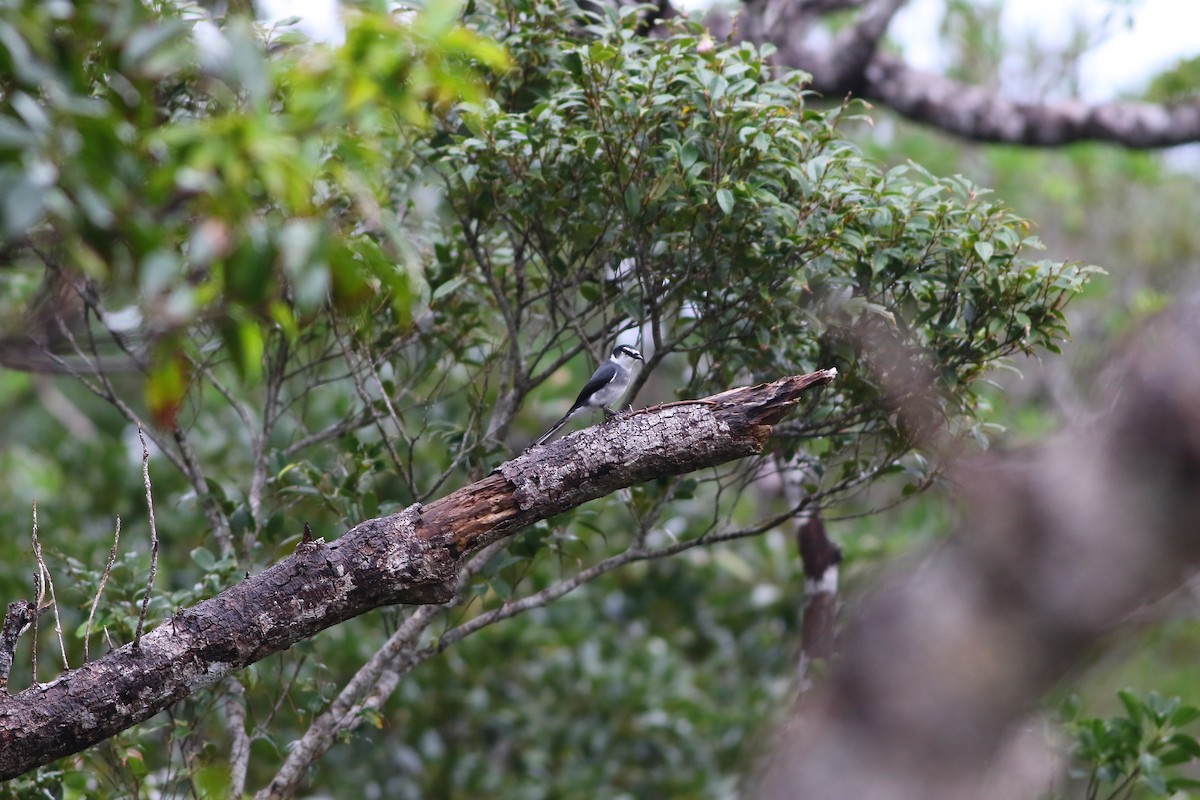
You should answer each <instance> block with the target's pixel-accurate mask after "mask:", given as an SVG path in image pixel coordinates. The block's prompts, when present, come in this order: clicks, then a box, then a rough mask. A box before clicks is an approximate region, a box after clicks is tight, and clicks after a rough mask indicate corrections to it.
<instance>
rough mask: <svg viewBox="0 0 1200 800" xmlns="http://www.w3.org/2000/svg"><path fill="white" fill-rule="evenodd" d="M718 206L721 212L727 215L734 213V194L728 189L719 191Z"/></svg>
mask: <svg viewBox="0 0 1200 800" xmlns="http://www.w3.org/2000/svg"><path fill="white" fill-rule="evenodd" d="M717 205H719V206H720V207H721V211H723V212H725V215H726V216H728V215H729V214H732V213H733V192H731V191H729V190H728V189H717Z"/></svg>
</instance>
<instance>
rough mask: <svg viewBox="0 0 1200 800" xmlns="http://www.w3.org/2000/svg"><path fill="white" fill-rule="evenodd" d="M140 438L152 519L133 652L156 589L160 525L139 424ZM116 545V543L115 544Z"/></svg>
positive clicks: (138, 646)
mask: <svg viewBox="0 0 1200 800" xmlns="http://www.w3.org/2000/svg"><path fill="white" fill-rule="evenodd" d="M138 439H140V440H141V442H142V482H143V483H144V484H145V486H146V515H147V517H148V518H149V520H150V574H149V576H147V578H146V593H145V594H144V595H142V609H141V611H140V612H139V613H138V622H137V631H136V632H135V633H134V634H133V652H134V654H137V653H138V652H140V651H141V648H142V628H143V626H144V625H145V624H146V609H147V608H148V607H149V605H150V592H151V591H152V590H153V589H154V576H155V575H157V574H158V527H157V526H156V525H155V522H154V492H153V491H152V490H151V487H150V448H149V447H147V446H146V435H145V434H144V433H142V426H140V425H139V426H138ZM113 546H114V547H115V546H116V545H113Z"/></svg>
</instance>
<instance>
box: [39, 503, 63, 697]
mask: <svg viewBox="0 0 1200 800" xmlns="http://www.w3.org/2000/svg"><path fill="white" fill-rule="evenodd" d="M33 555H34V557H35V558H36V559H37V565H38V586H39V587H42V588H43V589H44V590H47V591H48V592H49V594H50V607H51V608H53V609H54V632H55V633H56V634H58V649H59V652H60V653H62V660H63V669H70V668H71V664H70V662H69V661H67V645H66V644H65V643H64V642H63V634H62V618H61V617H60V616H59V614H58V598H56V597H55V596H54V578H53V577H52V576H51V575H50V569H49V567H47V566H46V561H45V559H43V558H42V543H41V541H40V540H39V539H38V517H37V501H36V500H35V501H34V503H33ZM42 599H43V591H41V590H39V591H38V600H37V604H38V610H39V612H40V611H41V610H42V608H43V607H44V605H45V604H44V603H42ZM38 616H41V614H40V613H39V614H38ZM33 666H34V670H33V680H34V681H35V682H36V681H37V661H36V653H35V661H34V665H33Z"/></svg>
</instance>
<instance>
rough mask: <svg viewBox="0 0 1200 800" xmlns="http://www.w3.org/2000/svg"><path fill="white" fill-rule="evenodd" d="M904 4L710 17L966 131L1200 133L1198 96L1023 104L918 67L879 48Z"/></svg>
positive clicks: (1139, 139) (809, 67)
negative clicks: (818, 34)
mask: <svg viewBox="0 0 1200 800" xmlns="http://www.w3.org/2000/svg"><path fill="white" fill-rule="evenodd" d="M903 6H904V0H845V1H844V2H830V0H746V2H745V3H744V4H743V6H742V11H741V14H740V17H739V18H738V20H737V23H736V29H735V25H734V24H733V22H732V21H731V20H729V19H728V18H727V17H722V16H721V15H720V14H719V13H718V14H715V15H712V17H711V18H710V20H709V21H710V23H711V24H710V27H711V28H712V30H713V33H714V34H715V35H717V36H725V35H728V34H730V33H733V34H734V35H735V37H736V38H741V39H745V40H748V41H753V42H757V43H763V42H770V43H771V44H773V45H775V46H776V47H777V48H779V51H778V53H777V55H776V56H775V57H774V59H775V60H776V61H778V62H779V63H782V64H786V65H787V66H789V67H795V68H797V69H802V70H805V71H806V72H809V73H811V74H812V76H813V79H812V88H813V89H815V90H816V91H817V92H819V93H821V94H823V95H825V96H826V97H828V98H831V99H834V100H840V99H841V98H843V97H846V96H848V95H849V96H854V97H859V98H863V99H865V100H870V101H872V102H875V103H878V104H880V105H884V106H887V107H888V108H890V109H892V110H893V111H895V112H897V113H899V114H902V115H903V116H905V117H908V118H909V119H912V120H915V121H917V122H921V123H925V124H927V125H931V126H933V127H935V128H939V129H941V130H943V131H946V132H947V133H951V134H954V135H956V136H961V137H963V138H965V139H973V140H977V141H987V142H1006V143H1011V144H1022V145H1036V146H1044V147H1051V146H1061V145H1065V144H1070V143H1071V142H1078V141H1085V140H1093V141H1103V142H1112V143H1114V144H1120V145H1124V146H1125V147H1131V148H1158V147H1169V146H1172V145H1178V144H1186V143H1189V142H1196V141H1200V102H1189V103H1181V104H1177V105H1156V104H1151V103H1138V102H1107V103H1095V104H1093V103H1085V102H1083V101H1080V100H1064V101H1057V102H1056V101H1043V102H1023V101H1021V100H1020V99H1017V98H1011V97H1006V96H1005V95H1004V94H1003V93H1002V92H1000V91H997V90H995V89H989V88H984V87H980V86H973V85H970V84H966V83H962V82H960V81H955V80H951V79H949V78H946V77H945V76H942V75H937V74H935V73H931V72H925V71H922V70H918V69H914V68H913V67H910V66H909V65H908V64H906V63H905V62H904V61H903V60H902V59H900V58H898V57H896V56H895V55H892V54H890V53H886V52H883V51H881V50H879V47H878V46H879V43H880V41H881V40H882V38H883V36H884V35H885V33H886V32H887V28H888V25H889V23H890V22H891V19H892V17H893V16H895V14H896V12H898V11H899V10H900V8H901V7H903ZM851 7H853V8H859V9H860V11H859V12H858V16H857V19H856V21H855V23H854V24H852V25H849V26H847V27H845V28H844V29H843V30H842V31H841V32H840V33H839V34H838V35H837V36H836V37H833V38H832V40H828V41H824V42H822V41H815V42H814V41H810V39H809V37H808V34H809V32H810V30H811V28H812V27H813V24H814V22H815V21H816V20H817V19H818V18H819V17H821V16H823V15H825V14H828V13H830V12H831V11H839V10H844V9H846V8H851ZM662 16H664V17H667V16H671V14H670V13H663V14H662Z"/></svg>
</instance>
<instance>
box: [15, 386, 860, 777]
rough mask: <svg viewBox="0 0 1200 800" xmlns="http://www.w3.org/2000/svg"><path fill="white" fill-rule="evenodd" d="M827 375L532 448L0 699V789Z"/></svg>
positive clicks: (662, 469) (428, 594) (444, 573)
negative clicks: (135, 641)
mask: <svg viewBox="0 0 1200 800" xmlns="http://www.w3.org/2000/svg"><path fill="white" fill-rule="evenodd" d="M836 374H837V372H836V370H823V371H820V372H815V373H812V374H809V375H804V376H795V377H790V378H783V379H781V380H778V381H775V382H773V383H766V384H761V385H759V386H754V387H746V388H741V389H734V390H731V391H728V392H724V393H722V394H720V395H715V396H713V397H710V398H707V399H705V400H698V401H692V402H682V403H670V404H667V405H665V406H657V407H654V408H650V409H646V410H643V411H637V412H632V413H629V414H623V415H621V416H619V417H618V418H616V419H614V420H612V421H610V422H607V423H605V424H602V425H599V426H597V427H594V428H589V429H587V430H584V431H579V432H577V433H574V434H571V435H569V436H566V437H564V438H562V439H560V440H558V441H556V442H553V443H551V444H549V445H546V446H543V447H535V448H532V449H531V450H529V451H527V452H526V453H523V454H522V455H520V456H519V457H517V458H515V459H513V460H512V461H509V462H506V463H505V464H502V465H501V466H500V467H499V468H498V469H497V470H496V471H495V472H493V473H492V474H491V475H489V476H488V477H486V478H484V479H483V480H480V481H477V482H476V483H473V484H471V485H469V486H465V487H463V488H462V489H459V490H458V491H456V492H454V493H452V494H450V495H448V496H446V497H444V498H442V499H440V500H438V501H436V502H434V503H431V504H429V505H427V506H420V505H415V506H412V507H409V508H407V509H405V510H404V511H402V512H400V513H398V514H393V515H391V516H388V517H382V518H379V519H371V520H367V521H366V522H363V523H361V524H359V525H356V526H355V527H353V528H351V529H350V530H349V531H347V532H346V533H345V534H344V535H342V536H341V537H340V538H339V539H337V540H336V541H334V542H332V543H330V544H326V543H325V542H324V541H323V540H321V539H317V540H315V541H304V542H302V543H301V544H300V545H299V546H298V547H297V548H296V552H295V553H294V554H293V555H291V556H289V557H288V558H286V559H284V560H283V561H281V562H279V563H278V564H275V565H274V566H272V567H270V568H268V569H266V570H264V571H263V572H261V573H259V574H258V575H255V576H253V577H249V578H247V579H246V580H244V581H242V582H241V583H239V584H238V585H236V586H233V587H231V588H229V589H227V590H225V591H224V592H222V593H221V594H219V595H217V596H216V597H214V598H212V599H210V600H206V601H204V602H201V603H199V604H197V605H195V606H193V607H192V608H188V609H185V610H182V611H180V612H179V613H178V614H176V615H175V616H174V617H172V618H171V619H169V620H166V621H165V622H163V623H162V624H160V625H159V626H158V627H157V628H155V629H154V630H152V631H150V632H149V633H148V634H146V635H145V636H143V637H142V640H141V652H140V653H136V654H135V653H134V652H133V650H132V647H131V646H130V645H125V646H123V647H120V648H118V649H116V650H114V651H112V652H110V653H108V654H107V655H105V656H103V657H102V658H99V659H97V660H95V661H92V662H89V663H87V664H84V665H83V666H81V667H79V668H78V669H73V670H71V671H70V672H67V673H64V674H63V675H61V676H59V677H58V678H56V679H55V680H53V681H51V682H50V683H47V684H43V685H35V686H32V687H30V688H28V689H26V690H25V691H23V692H20V693H19V694H16V695H13V696H8V695H6V694H0V779H7V778H12V777H15V776H17V775H20V774H22V773H24V772H26V771H28V770H30V769H33V768H34V767H37V766H39V765H42V764H46V763H48V762H50V761H52V760H54V759H55V758H58V757H60V756H64V755H67V754H70V753H74V752H78V751H79V750H82V749H84V748H86V747H88V746H90V745H93V744H96V743H97V742H100V741H103V740H104V739H106V738H108V737H110V736H112V735H114V734H116V733H118V732H120V731H122V730H125V729H126V728H128V727H130V726H132V725H134V724H136V723H138V722H141V721H142V720H145V719H148V718H149V717H151V716H153V715H154V714H156V713H158V712H159V711H161V710H163V709H164V708H166V707H167V706H169V705H171V704H172V703H175V702H176V701H178V700H180V699H182V698H184V697H187V696H188V695H190V694H192V693H193V692H195V691H196V690H198V689H202V688H204V687H206V686H210V685H212V684H214V683H216V682H217V681H219V680H220V679H221V678H223V677H225V676H226V675H228V674H230V673H231V672H233V671H235V670H238V669H241V668H242V667H245V666H247V665H248V664H252V663H254V662H256V661H258V660H260V659H262V658H265V657H267V656H269V655H271V654H273V653H277V652H279V651H281V650H284V649H286V648H288V647H290V646H291V645H293V644H295V643H296V642H299V641H301V640H303V639H306V638H308V637H310V636H312V635H314V634H316V633H317V632H319V631H321V630H324V629H325V628H328V627H330V626H331V625H335V624H337V623H338V622H341V621H343V620H346V619H349V618H351V617H354V616H358V615H360V614H363V613H365V612H366V611H369V610H371V609H373V608H377V607H379V606H382V605H388V604H395V603H413V604H424V603H441V602H445V601H447V600H449V599H450V598H451V597H453V595H454V593H455V591H456V589H457V587H456V586H455V575H456V572H457V568H458V565H459V563H460V561H461V559H462V558H463V557H464V556H465V555H467V554H469V553H472V552H474V551H476V550H478V549H479V548H481V547H484V546H485V545H487V544H489V543H491V542H494V541H496V540H497V539H500V538H503V537H505V536H509V535H512V534H513V533H515V532H516V531H518V530H520V529H521V528H524V527H525V526H527V525H529V524H531V523H533V522H536V521H537V520H541V519H545V518H547V517H550V516H553V515H555V514H559V513H561V512H563V511H566V510H567V509H570V508H573V507H575V506H578V505H580V504H581V503H585V502H587V501H588V500H592V499H595V498H597V497H601V496H603V495H606V494H609V493H611V492H613V491H615V490H617V489H620V488H623V487H626V486H631V485H633V484H635V483H640V482H642V481H645V480H649V479H651V478H656V477H660V476H666V475H676V474H681V473H685V472H690V471H692V470H696V469H700V468H701V467H708V466H714V465H716V464H720V463H722V462H725V461H730V460H732V459H736V458H742V457H744V456H747V455H751V454H753V453H757V452H759V451H760V450H761V449H762V446H763V443H764V442H765V440H766V438H767V436H768V435H769V434H770V432H771V426H772V425H773V424H774V423H776V422H778V421H779V420H780V419H781V418H782V417H783V416H784V415H785V414H787V413H788V411H789V410H790V409H791V408H792V407H793V405H794V404H795V403H796V402H797V401H798V400H799V399H800V397H801V395H802V393H803V392H804V391H805V390H806V389H808V388H810V387H812V386H814V385H819V384H825V383H828V382H830V381H831V380H833V378H834V377H835V376H836Z"/></svg>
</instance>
